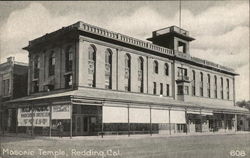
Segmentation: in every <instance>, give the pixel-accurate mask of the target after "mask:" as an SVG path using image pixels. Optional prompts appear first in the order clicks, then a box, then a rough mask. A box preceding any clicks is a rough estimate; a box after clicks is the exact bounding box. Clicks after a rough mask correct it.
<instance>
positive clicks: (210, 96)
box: [6, 22, 249, 136]
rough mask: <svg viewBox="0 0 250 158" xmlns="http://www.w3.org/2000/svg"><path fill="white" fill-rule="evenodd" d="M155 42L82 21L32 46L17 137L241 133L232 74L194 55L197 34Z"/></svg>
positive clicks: (158, 34) (176, 32)
mask: <svg viewBox="0 0 250 158" xmlns="http://www.w3.org/2000/svg"><path fill="white" fill-rule="evenodd" d="M147 40H148V42H145V41H142V40H138V39H135V38H133V37H129V36H126V35H123V34H120V33H116V32H112V31H108V30H106V29H103V28H99V27H96V26H92V25H89V24H86V23H84V22H77V23H75V24H73V25H70V26H68V27H63V28H61V29H59V30H57V31H55V32H52V33H49V34H46V35H44V36H42V37H39V38H37V39H34V40H32V41H30V42H29V45H28V46H27V47H25V48H24V49H25V50H27V51H28V52H29V73H28V74H29V75H28V96H27V97H23V98H19V99H14V100H11V101H9V102H8V103H6V104H7V105H6V106H7V107H8V106H9V107H12V108H16V109H17V117H16V118H17V119H16V122H17V125H18V126H16V132H27V131H30V132H31V133H33V134H38V135H56V125H57V123H58V122H59V121H61V122H62V123H63V126H64V134H65V135H68V136H70V135H71V136H72V135H73V136H77V135H100V134H152V133H153V134H174V133H194V132H230V131H233V132H234V131H236V130H242V129H241V123H240V120H239V118H241V116H243V115H248V114H249V111H248V110H246V109H243V108H239V107H237V106H235V76H237V75H238V74H237V73H236V72H235V71H234V70H233V69H231V68H228V67H225V66H222V65H219V64H216V63H213V62H211V61H207V60H204V59H200V58H196V57H192V56H191V52H192V51H190V50H189V45H190V42H191V41H193V40H194V38H193V37H191V36H190V35H189V32H188V31H186V30H183V29H181V28H179V27H177V26H171V27H167V28H164V29H160V30H156V31H154V32H153V33H152V37H150V38H148V39H147Z"/></svg>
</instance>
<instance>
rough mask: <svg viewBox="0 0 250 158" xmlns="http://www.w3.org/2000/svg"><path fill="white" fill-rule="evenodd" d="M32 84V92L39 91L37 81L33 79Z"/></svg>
mask: <svg viewBox="0 0 250 158" xmlns="http://www.w3.org/2000/svg"><path fill="white" fill-rule="evenodd" d="M32 86H33V92H34V93H36V92H38V91H39V84H38V81H33V82H32Z"/></svg>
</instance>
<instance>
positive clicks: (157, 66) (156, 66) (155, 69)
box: [154, 60, 159, 74]
mask: <svg viewBox="0 0 250 158" xmlns="http://www.w3.org/2000/svg"><path fill="white" fill-rule="evenodd" d="M158 69H159V65H158V62H157V61H156V60H155V61H154V72H155V73H156V74H158Z"/></svg>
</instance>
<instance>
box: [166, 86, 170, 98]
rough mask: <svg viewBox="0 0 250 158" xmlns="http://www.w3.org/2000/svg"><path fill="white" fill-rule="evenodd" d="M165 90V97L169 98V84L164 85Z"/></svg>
mask: <svg viewBox="0 0 250 158" xmlns="http://www.w3.org/2000/svg"><path fill="white" fill-rule="evenodd" d="M166 89H167V92H166V95H167V96H169V84H167V85H166Z"/></svg>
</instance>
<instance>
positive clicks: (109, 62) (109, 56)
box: [105, 49, 112, 89]
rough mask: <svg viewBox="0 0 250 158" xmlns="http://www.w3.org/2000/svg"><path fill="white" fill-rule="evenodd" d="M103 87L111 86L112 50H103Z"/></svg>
mask: <svg viewBox="0 0 250 158" xmlns="http://www.w3.org/2000/svg"><path fill="white" fill-rule="evenodd" d="M105 88H107V89H111V88H112V51H111V50H110V49H106V51H105Z"/></svg>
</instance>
